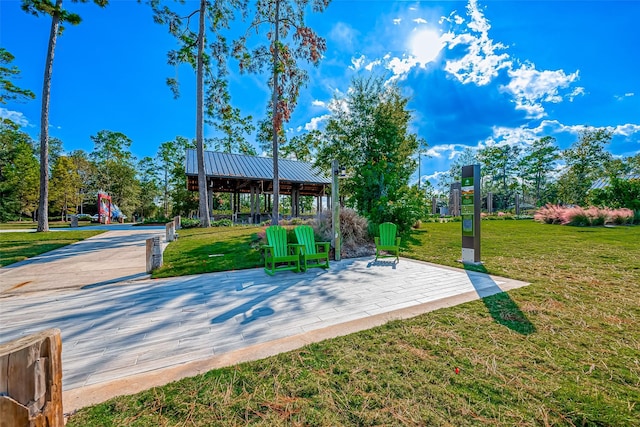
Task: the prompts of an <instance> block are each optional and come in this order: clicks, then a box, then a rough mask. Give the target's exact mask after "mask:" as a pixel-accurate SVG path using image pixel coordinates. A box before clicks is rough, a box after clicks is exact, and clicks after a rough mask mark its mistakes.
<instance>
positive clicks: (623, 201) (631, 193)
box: [588, 177, 640, 211]
mask: <svg viewBox="0 0 640 427" xmlns="http://www.w3.org/2000/svg"><path fill="white" fill-rule="evenodd" d="M588 200H589V203H591V204H593V205H596V206H601V207H605V206H606V207H610V208H628V209H631V210H634V211H637V210H640V179H637V178H636V179H621V178H618V177H611V178H610V180H609V185H608V186H607V187H605V188H596V189H594V190H591V192H590V193H589V196H588Z"/></svg>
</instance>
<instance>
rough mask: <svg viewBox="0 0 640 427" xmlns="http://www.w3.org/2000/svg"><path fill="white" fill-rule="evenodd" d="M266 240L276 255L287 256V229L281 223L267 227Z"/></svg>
mask: <svg viewBox="0 0 640 427" xmlns="http://www.w3.org/2000/svg"><path fill="white" fill-rule="evenodd" d="M267 242H269V246H273V253H274V256H276V257H283V256H287V229H286V228H284V227H283V226H281V225H272V226H270V227H267Z"/></svg>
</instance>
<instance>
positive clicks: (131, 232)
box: [0, 224, 165, 298]
mask: <svg viewBox="0 0 640 427" xmlns="http://www.w3.org/2000/svg"><path fill="white" fill-rule="evenodd" d="M52 230H56V232H60V233H64V232H65V231H69V230H106V232H105V233H103V234H99V235H97V236H94V237H91V238H89V239H86V240H82V241H80V242H77V243H74V244H71V245H68V246H65V247H62V248H60V249H56V250H54V251H51V252H46V253H44V254H42V255H38V256H36V257H33V258H29V259H27V260H25V261H21V262H18V263H15V264H10V265H8V266H6V267H2V268H0V298H2V297H6V296H8V295H16V294H22V293H27V292H34V291H47V290H59V289H68V288H79V287H84V286H102V285H105V284H108V283H115V282H123V281H127V280H134V279H139V278H145V277H148V275H147V273H146V271H145V269H146V247H145V241H146V239H148V238H150V237H154V236H157V235H162V236H164V233H165V227H157V226H156V227H148V226H141V227H133V226H131V225H130V224H124V225H123V224H114V225H99V226H91V227H83V228H77V229H68V228H65V229H52ZM21 231H25V230H21Z"/></svg>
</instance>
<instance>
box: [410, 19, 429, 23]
mask: <svg viewBox="0 0 640 427" xmlns="http://www.w3.org/2000/svg"><path fill="white" fill-rule="evenodd" d="M413 22H415V23H416V24H426V23H427V20H426V19H423V18H416V19H414V20H413Z"/></svg>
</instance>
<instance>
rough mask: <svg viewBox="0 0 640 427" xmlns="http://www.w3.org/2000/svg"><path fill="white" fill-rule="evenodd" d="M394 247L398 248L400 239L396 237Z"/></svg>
mask: <svg viewBox="0 0 640 427" xmlns="http://www.w3.org/2000/svg"><path fill="white" fill-rule="evenodd" d="M396 246H400V237H396Z"/></svg>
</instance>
